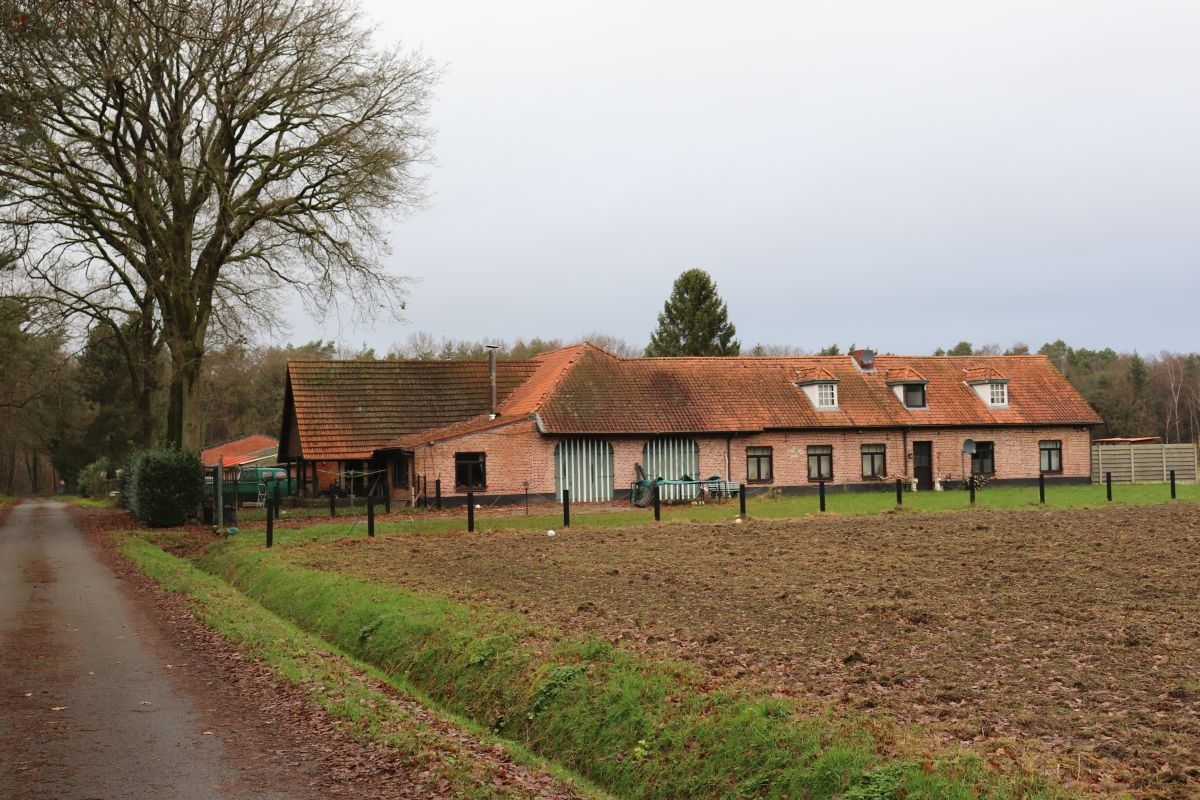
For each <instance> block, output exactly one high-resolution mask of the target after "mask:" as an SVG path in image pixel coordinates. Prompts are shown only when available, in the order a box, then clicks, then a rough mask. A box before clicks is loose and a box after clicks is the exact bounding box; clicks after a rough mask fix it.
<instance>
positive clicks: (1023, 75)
mask: <svg viewBox="0 0 1200 800" xmlns="http://www.w3.org/2000/svg"><path fill="white" fill-rule="evenodd" d="M366 9H367V13H368V14H369V15H370V16H372V17H373V18H375V19H377V20H378V21H379V23H380V25H379V34H380V37H381V40H384V41H387V40H393V41H394V40H402V41H403V42H404V44H405V45H407V46H409V47H419V48H420V49H421V50H423V51H424V52H425V53H426V54H427V55H429V56H431V57H432V58H434V59H435V60H436V61H438V62H440V63H442V64H443V65H445V67H446V74H445V79H444V81H443V82H442V84H441V85H440V86H439V87H438V89H437V94H436V98H435V101H434V105H433V108H434V111H433V116H432V119H431V122H432V124H433V126H434V127H436V128H437V129H438V137H437V140H436V142H435V143H434V151H435V154H436V157H437V160H438V164H437V166H436V167H434V168H433V169H432V170H431V173H430V188H431V190H432V197H431V201H430V205H429V207H428V208H427V209H426V210H423V211H421V212H419V213H417V214H416V215H415V216H413V217H411V218H409V219H406V220H405V221H403V222H402V223H399V224H397V225H396V226H395V227H394V233H393V236H392V240H391V241H392V245H393V248H394V254H393V256H392V257H391V259H390V260H389V266H390V268H391V269H392V270H394V271H395V272H398V273H400V274H406V275H411V276H413V277H415V278H418V279H419V281H420V282H419V283H418V284H417V285H415V286H414V287H413V290H412V293H411V295H410V297H409V304H408V313H407V319H408V322H407V323H406V324H404V325H396V324H387V323H380V324H378V325H376V326H375V328H374V330H366V329H357V330H356V329H350V328H345V327H343V328H341V329H340V330H339V329H338V327H337V326H336V325H335V324H333V323H327V324H325V325H324V326H317V325H316V324H310V323H301V324H298V325H297V326H296V328H295V330H294V331H293V333H292V338H293V339H297V340H300V339H306V338H313V337H315V336H319V335H325V336H330V335H335V336H338V338H340V340H341V341H343V342H344V343H346V344H348V345H357V344H360V343H364V342H365V343H369V344H372V345H374V346H376V347H380V348H383V349H386V348H387V347H388V346H389V345H390V344H391V343H392V342H395V341H400V340H403V339H404V338H405V337H406V336H407V335H408V334H409V333H411V332H414V331H418V330H424V331H429V332H431V333H433V334H435V335H437V336H454V337H470V338H481V337H495V338H504V339H509V340H511V339H513V338H515V337H526V338H528V337H532V336H543V337H560V338H564V339H573V338H576V337H578V336H579V335H580V334H583V333H585V332H587V331H592V330H599V331H604V332H608V333H611V334H613V335H616V336H620V337H623V338H626V339H628V340H630V341H631V342H633V343H637V344H643V343H644V342H645V340H646V339H647V337H648V335H649V332H650V330H651V328H652V327H653V325H654V322H655V315H656V314H657V312H658V311H659V310H660V308H661V306H662V302H663V300H664V299H665V298H666V295H667V293H668V291H669V289H670V285H671V282H672V281H673V280H674V278H675V276H676V275H678V274H679V273H680V272H681V271H683V270H684V269H687V268H689V267H702V268H704V269H707V270H708V271H709V272H711V273H712V275H713V276H714V277H715V279H716V280H717V282H718V284H719V287H720V290H721V293H722V295H723V296H724V297H725V299H726V300H727V301H728V303H729V309H730V314H731V317H732V319H733V321H734V322H735V324H736V325H737V328H738V334H739V338H740V339H741V340H742V342H743V344H744V345H750V344H753V343H754V342H757V341H762V342H772V343H791V344H796V345H800V346H803V347H807V348H812V349H815V348H818V347H820V346H823V345H825V344H829V343H831V342H837V343H838V344H841V345H843V346H845V345H847V344H849V343H850V342H852V341H853V342H857V343H858V344H860V345H864V344H868V345H872V346H874V347H877V348H879V349H881V350H884V351H892V352H928V351H930V350H932V349H933V348H935V347H937V346H938V345H949V344H953V343H954V342H956V341H958V340H959V339H964V338H965V339H969V340H971V341H973V342H975V343H976V344H982V343H985V342H998V343H1000V344H1002V345H1008V344H1011V343H1012V342H1014V341H1018V340H1021V341H1026V342H1028V343H1030V344H1031V345H1033V346H1034V347H1037V346H1038V345H1040V344H1041V343H1042V342H1043V341H1045V340H1052V339H1057V338H1065V339H1067V340H1068V341H1069V342H1071V343H1072V344H1075V345H1077V346H1104V345H1111V346H1113V347H1116V348H1119V349H1133V348H1137V349H1139V350H1141V351H1143V352H1153V351H1156V350H1158V349H1161V348H1171V349H1196V348H1200V341H1197V339H1198V337H1197V333H1200V324H1197V322H1196V320H1195V317H1194V309H1195V307H1196V298H1197V294H1198V292H1200V270H1198V268H1197V267H1198V261H1200V259H1198V256H1200V224H1198V222H1200V219H1198V216H1200V215H1198V212H1200V48H1198V47H1196V41H1197V38H1198V36H1200V3H1196V2H1194V1H1191V0H1189V1H1187V2H1182V1H1181V2H1154V0H1143V2H1136V3H1135V2H1120V3H1118V2H1102V1H1100V2H1098V1H1097V0H1086V1H1085V0H1079V1H1077V2H1076V1H1070V2H1069V1H1067V0H1056V2H1052V3H1047V2H1045V1H1044V0H1041V1H1040V2H995V1H989V2H983V1H982V0H980V2H961V0H954V1H952V0H946V1H945V2H931V1H927V2H919V1H918V0H910V2H906V3H894V2H852V1H848V0H831V1H830V2H819V3H818V2H798V3H783V2H780V3H753V2H740V3H730V2H725V3H701V2H642V3H626V2H612V1H611V0H609V1H607V2H599V3H578V2H533V1H532V0H530V1H529V2H504V3H496V2H478V3H467V2H454V1H453V0H440V1H438V2H416V3H407V4H402V5H396V4H392V3H387V2H383V0H370V1H369V2H368V4H367V6H366ZM1114 309H1120V311H1121V313H1120V314H1119V315H1116V316H1117V318H1118V319H1119V320H1120V322H1114V315H1113V314H1112V313H1111V312H1112V311H1113V310H1114ZM1102 311H1107V312H1108V313H1101V312H1102Z"/></svg>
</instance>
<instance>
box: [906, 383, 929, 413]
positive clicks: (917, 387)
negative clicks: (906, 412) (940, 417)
mask: <svg viewBox="0 0 1200 800" xmlns="http://www.w3.org/2000/svg"><path fill="white" fill-rule="evenodd" d="M904 407H905V408H924V407H925V384H923V383H906V384H904Z"/></svg>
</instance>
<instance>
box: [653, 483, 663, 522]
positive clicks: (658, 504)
mask: <svg viewBox="0 0 1200 800" xmlns="http://www.w3.org/2000/svg"><path fill="white" fill-rule="evenodd" d="M661 519H662V501H661V498H660V495H659V491H658V481H655V482H654V521H655V522H658V521H659V520H661Z"/></svg>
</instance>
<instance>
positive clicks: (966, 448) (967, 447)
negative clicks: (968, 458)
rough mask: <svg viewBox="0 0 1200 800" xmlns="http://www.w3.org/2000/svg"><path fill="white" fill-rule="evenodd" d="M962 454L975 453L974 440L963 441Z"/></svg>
mask: <svg viewBox="0 0 1200 800" xmlns="http://www.w3.org/2000/svg"><path fill="white" fill-rule="evenodd" d="M963 452H964V453H971V454H972V455H974V453H975V440H974V439H963Z"/></svg>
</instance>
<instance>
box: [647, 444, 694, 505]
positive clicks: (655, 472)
mask: <svg viewBox="0 0 1200 800" xmlns="http://www.w3.org/2000/svg"><path fill="white" fill-rule="evenodd" d="M642 461H643V463H644V464H645V466H646V477H647V478H650V479H651V480H653V479H654V478H663V479H665V480H669V481H671V480H679V479H680V478H682V477H683V476H684V475H687V476H688V477H690V478H693V479H699V478H700V446H699V445H698V444H696V440H695V439H689V438H687V437H674V436H671V437H663V438H661V439H651V440H650V441H648V442H646V447H645V448H644V449H643V450H642ZM696 491H697V489H696V487H695V486H664V487H662V489H661V490H660V494H659V497H660V498H661V499H662V500H691V499H693V498H695V496H696Z"/></svg>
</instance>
